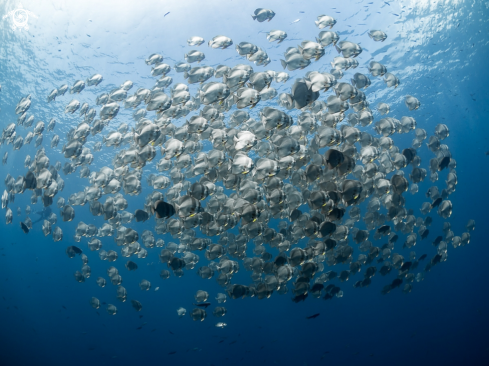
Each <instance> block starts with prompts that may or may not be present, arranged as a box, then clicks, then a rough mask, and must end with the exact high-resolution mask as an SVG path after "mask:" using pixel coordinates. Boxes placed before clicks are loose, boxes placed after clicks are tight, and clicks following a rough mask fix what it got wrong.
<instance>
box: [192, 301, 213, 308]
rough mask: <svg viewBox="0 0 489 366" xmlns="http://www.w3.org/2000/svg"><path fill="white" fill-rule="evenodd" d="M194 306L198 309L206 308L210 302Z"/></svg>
mask: <svg viewBox="0 0 489 366" xmlns="http://www.w3.org/2000/svg"><path fill="white" fill-rule="evenodd" d="M194 305H195V306H198V307H199V308H206V309H207V307H208V306H210V305H211V303H210V302H203V303H202V304H194Z"/></svg>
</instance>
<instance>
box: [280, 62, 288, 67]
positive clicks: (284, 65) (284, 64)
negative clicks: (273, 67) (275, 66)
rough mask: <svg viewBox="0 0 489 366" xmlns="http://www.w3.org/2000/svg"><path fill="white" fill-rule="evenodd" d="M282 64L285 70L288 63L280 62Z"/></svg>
mask: <svg viewBox="0 0 489 366" xmlns="http://www.w3.org/2000/svg"><path fill="white" fill-rule="evenodd" d="M280 63H281V64H282V67H283V68H284V69H285V68H286V67H287V62H285V60H280Z"/></svg>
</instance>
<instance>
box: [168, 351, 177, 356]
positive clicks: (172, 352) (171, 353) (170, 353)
mask: <svg viewBox="0 0 489 366" xmlns="http://www.w3.org/2000/svg"><path fill="white" fill-rule="evenodd" d="M175 353H177V351H171V352H168V354H169V355H174V354H175Z"/></svg>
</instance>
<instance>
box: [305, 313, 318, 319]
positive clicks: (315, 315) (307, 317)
mask: <svg viewBox="0 0 489 366" xmlns="http://www.w3.org/2000/svg"><path fill="white" fill-rule="evenodd" d="M319 315H320V314H319V313H317V314H314V315H310V316H306V319H315V318H317V317H318V316H319Z"/></svg>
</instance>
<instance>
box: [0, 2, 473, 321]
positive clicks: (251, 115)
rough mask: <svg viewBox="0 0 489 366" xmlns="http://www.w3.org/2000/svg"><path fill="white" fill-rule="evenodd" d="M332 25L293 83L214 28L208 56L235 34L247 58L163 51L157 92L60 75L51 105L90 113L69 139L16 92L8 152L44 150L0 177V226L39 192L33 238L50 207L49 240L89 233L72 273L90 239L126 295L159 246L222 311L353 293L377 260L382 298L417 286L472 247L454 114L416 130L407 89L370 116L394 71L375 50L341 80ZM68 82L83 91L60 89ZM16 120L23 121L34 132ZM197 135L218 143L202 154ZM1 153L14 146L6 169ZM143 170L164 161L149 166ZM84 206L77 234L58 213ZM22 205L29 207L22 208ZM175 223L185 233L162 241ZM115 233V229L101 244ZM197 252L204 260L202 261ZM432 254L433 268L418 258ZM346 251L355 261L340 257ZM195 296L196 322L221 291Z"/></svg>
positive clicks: (302, 52) (291, 60)
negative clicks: (19, 200)
mask: <svg viewBox="0 0 489 366" xmlns="http://www.w3.org/2000/svg"><path fill="white" fill-rule="evenodd" d="M274 16H275V12H274V11H272V10H270V9H256V10H255V12H254V15H252V20H250V22H251V21H258V22H264V21H271V20H272V19H273V17H274ZM336 23H337V21H336V20H335V19H334V18H333V17H331V16H328V15H319V16H318V17H317V21H316V22H315V25H316V27H317V28H318V29H319V30H320V31H319V33H317V32H316V35H315V36H314V41H310V40H304V41H302V42H301V43H300V45H298V46H297V47H289V48H287V49H285V50H284V52H283V59H281V60H280V62H281V65H282V67H283V69H284V70H289V71H294V70H298V69H305V68H312V65H313V63H312V62H313V61H315V62H317V63H316V65H318V64H321V65H325V64H328V63H331V70H330V72H318V71H314V70H311V71H309V72H307V74H306V75H305V77H304V78H300V79H296V80H294V81H293V82H292V81H291V82H290V83H289V85H290V88H289V89H290V92H288V93H281V94H278V92H277V90H276V89H275V88H274V87H273V84H274V83H275V84H278V83H287V82H288V80H289V75H288V73H287V72H286V71H284V70H275V71H273V70H266V71H257V70H256V69H257V68H258V67H262V68H263V67H265V66H266V65H268V64H269V63H270V61H271V60H270V58H269V56H268V55H267V53H266V51H265V50H263V49H262V48H260V47H258V46H257V45H254V44H252V43H250V42H240V43H238V44H236V45H234V43H233V40H231V39H230V38H229V37H226V36H223V35H218V36H215V37H214V38H212V39H211V40H209V41H208V43H207V44H208V47H209V48H210V52H218V51H213V50H212V49H227V48H229V47H232V46H233V45H234V47H235V49H236V51H237V52H238V54H239V55H240V56H241V57H242V58H243V63H242V64H237V65H225V64H221V65H219V66H217V67H215V68H214V67H210V66H204V65H200V63H201V62H203V61H205V54H204V53H203V52H201V51H197V50H189V51H187V52H186V53H185V55H183V59H184V60H185V61H181V62H177V63H176V64H175V65H174V67H173V68H172V67H171V66H170V65H169V64H167V63H165V62H164V58H163V56H162V55H160V54H156V53H154V54H152V55H150V56H149V57H148V58H147V59H146V60H145V62H146V64H147V65H148V66H149V67H151V69H148V74H150V75H152V76H153V77H155V78H156V84H155V86H154V87H152V88H139V89H137V90H136V91H135V92H134V93H133V94H130V92H129V91H130V90H131V89H132V88H133V82H132V81H130V80H127V81H125V82H123V83H122V84H121V85H120V87H118V88H116V89H114V90H112V91H111V92H110V93H104V94H101V95H99V96H98V97H97V101H96V105H93V106H90V105H89V104H88V103H87V102H83V90H84V89H85V88H89V87H90V88H96V87H97V86H98V85H99V84H100V83H101V82H103V76H102V75H100V74H95V75H92V76H90V77H88V78H87V79H86V80H85V81H83V80H78V81H76V82H74V83H73V85H72V86H71V87H70V86H69V85H68V84H63V85H61V86H59V87H57V88H55V89H53V90H52V91H51V92H50V93H49V95H47V96H46V103H63V104H66V107H65V108H64V112H65V113H69V114H74V113H75V112H77V113H78V115H79V124H78V126H76V127H73V128H71V129H70V131H69V132H68V134H67V135H66V136H65V137H60V136H58V135H57V134H55V132H56V124H57V122H56V120H57V119H58V120H59V119H62V116H57V117H56V116H54V117H53V118H52V119H51V120H50V121H49V122H48V123H46V124H45V123H44V122H43V121H38V122H36V123H34V122H35V116H33V115H29V114H28V111H29V108H30V106H31V103H41V101H35V100H32V99H31V95H27V96H25V97H23V98H22V99H21V100H20V101H19V103H18V104H17V106H16V109H15V113H16V114H17V115H18V117H17V121H16V123H10V124H8V125H7V126H6V127H5V128H4V129H3V132H2V135H1V140H0V146H3V148H4V149H10V148H8V145H11V150H13V151H12V152H11V154H21V148H22V146H23V145H26V144H30V143H31V141H32V140H33V139H34V140H35V146H36V148H37V152H36V154H35V156H34V157H31V156H29V155H27V156H25V160H24V166H25V174H24V175H21V176H18V177H17V178H15V177H12V176H11V175H10V174H8V173H7V174H6V176H5V179H4V183H5V190H4V192H3V194H2V198H1V201H2V209H4V210H5V220H6V223H7V224H11V223H12V222H13V211H12V206H13V204H14V200H15V195H17V194H23V193H29V194H31V204H32V205H42V206H44V209H43V211H40V212H37V213H38V214H40V215H41V217H40V218H39V219H38V220H36V221H34V222H33V221H32V220H31V219H30V218H29V214H30V213H31V208H30V206H27V207H26V208H25V214H26V216H27V217H26V218H25V219H24V220H23V221H21V222H20V229H21V230H22V231H23V232H24V233H26V234H28V233H29V231H30V230H31V229H32V228H33V224H35V223H36V222H39V221H42V232H43V234H44V235H45V236H48V235H50V236H51V237H52V239H53V240H54V241H55V242H57V241H61V240H63V238H64V240H65V241H66V239H67V238H70V239H69V241H74V242H80V243H82V241H83V242H84V244H77V245H69V246H68V247H67V248H66V254H67V256H68V257H69V258H75V257H79V258H81V268H80V270H79V271H76V273H74V278H75V279H76V281H78V282H81V283H83V282H86V281H87V282H88V281H93V280H92V279H90V277H91V268H90V266H89V265H88V262H89V256H93V254H89V253H90V252H98V257H99V259H100V260H102V261H107V262H109V263H108V266H107V272H106V273H105V274H100V276H99V277H98V278H97V279H96V280H95V282H96V284H97V285H98V286H100V287H105V286H106V285H107V283H108V282H110V283H111V284H112V285H113V286H115V295H116V298H117V299H118V300H119V301H122V302H124V301H126V300H127V297H128V292H127V290H126V289H125V288H124V287H123V286H122V282H123V275H124V273H123V271H125V270H127V271H137V269H138V266H139V265H142V264H144V263H145V261H147V260H148V259H146V258H150V257H155V258H156V256H158V257H159V261H160V262H161V265H162V269H161V272H160V278H161V279H162V280H165V279H168V278H170V277H171V276H174V277H181V276H182V275H183V274H184V273H185V272H187V271H192V270H194V271H195V272H196V273H197V274H198V276H200V277H201V278H203V279H211V278H214V279H215V280H216V281H217V283H218V284H219V285H220V286H221V287H222V288H223V291H222V293H218V294H216V297H215V301H216V302H217V303H218V304H219V306H216V307H215V308H214V309H213V311H212V314H213V315H214V316H215V317H223V316H225V314H226V311H227V310H226V308H224V307H222V306H220V305H221V304H223V303H224V302H226V300H227V298H228V297H230V298H232V299H240V298H244V297H256V298H258V299H265V298H269V297H270V296H272V295H273V294H274V293H276V294H282V295H283V294H286V293H291V294H292V300H293V301H294V302H299V301H304V300H305V299H306V298H307V297H308V296H309V295H311V296H312V297H315V298H323V299H325V300H328V299H333V298H334V297H337V298H339V297H342V296H343V290H342V289H341V287H342V288H343V289H344V288H345V286H346V284H344V283H345V282H346V281H348V280H349V279H351V280H352V281H351V282H353V287H354V288H361V287H367V286H369V284H370V283H371V282H372V281H375V279H374V276H375V275H376V274H377V273H378V274H380V275H381V276H389V275H390V278H391V280H389V283H388V284H387V285H385V286H384V288H383V290H382V293H383V294H387V293H389V292H390V291H395V290H396V288H400V290H402V291H403V292H405V293H409V292H411V290H412V289H413V284H414V283H415V282H416V281H417V282H419V281H421V280H423V278H424V276H425V273H426V272H428V271H430V270H431V269H432V267H434V266H435V265H437V264H439V263H442V262H444V261H446V260H447V252H448V250H449V249H450V246H451V247H453V248H457V247H459V246H464V245H466V244H468V243H469V242H470V231H472V230H474V228H475V222H474V220H470V221H469V222H468V223H467V225H466V232H463V233H460V235H456V234H455V233H454V232H453V231H452V230H451V225H450V222H449V221H448V219H449V218H450V216H451V214H452V209H453V207H452V203H451V201H450V195H451V194H452V193H453V192H455V190H456V187H457V173H456V165H457V164H456V161H455V159H454V158H453V157H452V154H451V152H450V149H449V147H448V146H447V145H446V144H444V143H443V142H444V140H445V139H447V138H448V137H449V128H448V126H446V125H444V124H438V125H436V126H433V127H432V128H431V130H430V131H426V130H424V129H422V128H419V127H417V121H416V119H415V118H414V117H413V116H414V115H415V114H414V113H416V112H413V111H416V110H417V109H419V108H420V106H421V105H422V104H421V101H419V100H418V99H417V98H416V97H415V96H411V95H407V96H405V98H404V101H405V106H406V110H405V112H406V115H404V116H398V117H397V118H395V117H393V116H388V114H389V112H390V106H389V105H388V104H387V103H385V102H382V101H380V102H378V103H377V106H376V107H375V108H376V110H377V112H378V113H379V114H380V116H381V117H382V118H379V119H378V120H375V118H374V111H373V110H372V109H371V107H370V103H369V101H368V98H367V93H368V87H369V86H370V85H371V83H372V81H371V79H372V78H382V79H383V81H384V83H385V88H396V87H397V86H398V85H399V84H400V82H401V81H400V80H399V79H398V77H397V76H396V75H395V74H393V73H390V72H388V69H387V67H386V66H385V65H382V64H381V63H379V62H377V61H375V60H372V61H370V62H369V64H368V70H369V75H364V74H361V73H354V74H353V75H352V77H351V80H350V82H348V81H347V80H343V78H344V73H346V72H347V70H350V69H355V68H356V67H357V66H358V65H359V62H358V61H357V60H356V57H357V56H358V55H359V54H361V52H362V47H361V46H360V45H359V44H358V43H355V42H353V41H354V40H346V39H340V36H339V35H338V33H337V32H335V31H333V30H332V29H333V28H334V26H335V25H336ZM311 26H312V28H314V25H311ZM324 28H326V29H328V30H323V29H324ZM368 36H369V37H370V38H371V39H373V40H374V41H376V42H383V41H384V40H385V39H386V38H387V37H388V35H387V34H386V33H384V32H383V31H381V30H371V31H370V32H369V33H368ZM286 38H287V33H286V32H285V31H283V30H271V31H270V32H268V33H267V34H266V39H267V40H268V41H269V42H277V43H281V42H282V41H283V40H284V39H286ZM356 41H358V40H356ZM187 43H188V45H189V46H191V47H199V46H201V45H202V44H204V43H205V40H204V39H203V38H202V37H198V36H195V37H191V38H190V39H188V41H187ZM326 47H335V48H336V50H337V51H338V53H339V55H338V56H337V57H334V59H333V60H328V61H324V60H323V59H322V58H323V56H324V55H325V48H326ZM196 64H199V66H196ZM253 64H254V65H253ZM252 65H253V66H252ZM172 70H173V71H174V72H177V73H183V76H184V78H185V80H186V83H178V84H174V85H172V84H173V79H172V77H171V76H169V75H168V74H170V73H171V72H172ZM191 84H199V86H198V90H197V92H196V93H191V88H190V85H191ZM66 92H69V94H70V95H72V96H73V97H74V98H76V99H72V100H71V101H68V100H66V99H63V96H64V95H65V93H66ZM78 99H80V100H78ZM121 106H122V107H123V108H128V109H134V113H133V114H132V116H133V119H134V121H118V120H117V119H118V118H117V115H118V112H119V110H120V108H121ZM412 112H413V113H412ZM114 125H117V126H114ZM21 127H22V128H23V129H24V130H27V131H28V132H27V134H26V135H25V136H24V137H23V136H21V133H20V131H19V130H20V128H21ZM368 131H370V132H368ZM47 132H51V133H52V134H53V135H52V137H51V142H50V143H48V145H49V147H50V148H51V149H57V150H61V152H62V153H63V154H64V157H65V159H66V161H65V162H64V163H61V162H59V161H58V162H56V163H54V165H53V162H52V161H51V160H50V158H49V149H46V148H45V147H47V146H46V144H44V146H43V136H45V134H46V133H47ZM399 134H410V135H411V136H413V140H412V144H411V146H405V147H399V146H396V144H395V136H396V135H399ZM90 140H91V141H92V142H94V144H93V147H92V149H90V148H89V147H88V145H87V142H88V141H90ZM204 141H205V142H206V143H205V144H206V145H205V146H208V144H211V145H212V147H211V148H209V149H206V150H205V151H204ZM60 143H61V144H62V147H59V146H58V145H59V144H60ZM90 146H92V145H90ZM425 147H426V148H427V149H428V150H429V152H430V154H431V156H432V158H431V159H430V160H429V161H426V162H423V161H422V159H421V158H420V156H419V154H418V151H419V149H422V148H425ZM102 149H104V150H106V151H114V153H113V160H112V166H110V167H109V166H104V167H101V168H96V169H94V168H91V166H93V165H92V164H93V163H94V155H93V152H98V151H101V150H102ZM158 155H160V156H159V157H158ZM8 157H9V152H8V151H5V152H4V153H3V158H2V163H3V164H4V165H5V164H7V161H8ZM155 158H156V159H155ZM153 160H154V162H153ZM422 166H424V168H423V167H422ZM143 167H148V168H149V169H150V170H151V171H152V172H153V173H151V174H149V175H148V174H146V175H144V174H143ZM78 168H79V174H80V178H81V179H82V180H83V182H82V183H81V184H80V186H84V187H85V188H83V189H81V190H80V191H78V192H77V193H73V194H71V195H70V196H69V197H63V196H62V191H63V188H64V185H65V183H64V180H63V178H62V176H63V175H64V176H66V175H69V174H73V173H75V172H76V170H77V169H78ZM426 178H428V179H429V180H430V181H431V182H432V183H433V186H432V187H430V188H429V189H428V191H427V192H426V202H424V203H423V204H422V205H421V207H409V206H410V198H409V195H414V194H416V193H418V190H419V187H418V184H419V183H420V182H423V181H424V180H425V179H426ZM437 183H440V187H439V186H438V185H436V184H437ZM145 184H146V185H148V186H149V187H152V189H153V191H152V192H151V193H150V194H148V195H147V196H146V197H145V198H144V200H143V199H141V200H139V207H137V208H135V209H134V210H132V211H131V212H129V211H126V209H127V208H128V202H127V200H126V198H125V197H127V196H128V195H129V196H137V195H140V194H141V192H142V190H143V186H144V185H145ZM86 204H88V207H89V211H90V213H91V214H92V215H93V216H96V217H98V218H97V220H98V221H97V222H98V225H94V224H85V223H84V222H82V221H79V222H78V223H77V226H76V230H75V232H74V233H73V232H69V233H66V232H65V231H66V230H65V229H64V228H63V223H62V222H68V221H74V220H76V219H77V217H76V216H77V212H78V209H76V208H75V207H76V206H83V205H86ZM52 205H56V206H57V207H58V209H59V213H58V214H56V213H54V212H53V211H52V210H51V208H50V206H52ZM16 211H17V214H18V215H19V216H20V215H21V214H22V210H21V208H20V207H17V210H16ZM430 213H431V214H433V215H439V216H440V217H441V218H442V219H443V220H445V221H444V224H443V228H442V230H440V232H439V233H431V234H430V226H431V224H432V221H433V218H432V217H431V216H429V214H430ZM59 219H61V220H59ZM147 220H152V222H154V228H153V230H140V229H138V225H139V224H138V223H140V222H145V221H147ZM58 221H62V222H59V223H58ZM57 223H58V225H57ZM432 231H433V230H432ZM164 234H170V235H171V236H172V238H173V239H174V240H175V243H174V242H171V243H165V241H164V240H163V239H162V238H161V236H162V235H164ZM110 236H111V237H113V239H114V242H115V243H114V242H112V241H109V240H107V238H106V237H110ZM158 236H160V237H158ZM72 238H73V239H72ZM427 238H429V239H428V240H425V239H427ZM102 241H104V242H102ZM429 244H432V245H433V246H435V247H436V248H435V253H436V254H434V255H433V256H431V257H429V258H428V257H427V254H425V253H424V251H429V248H426V246H427V245H429ZM416 248H419V250H418V253H417V252H416V251H415V249H416ZM406 249H408V250H411V251H410V253H409V256H406V257H405V256H404V255H402V254H400V253H399V252H401V251H402V250H406ZM450 250H451V249H450ZM419 251H422V252H423V254H421V255H420V254H419ZM85 252H86V253H87V254H88V255H87V254H85ZM198 253H202V254H201V255H203V256H204V257H205V259H204V260H203V261H202V262H201V264H199V262H200V261H201V258H200V256H201V255H199V254H198ZM120 257H123V258H120ZM90 259H93V258H90ZM124 261H125V263H121V262H124ZM422 261H424V262H425V264H424V266H423V269H418V268H419V266H420V265H421V262H422ZM116 262H117V263H120V265H119V266H118V268H117V267H115V265H116ZM336 265H339V267H340V266H341V265H343V266H344V267H345V268H348V269H343V270H337V271H335V270H334V269H335V268H334V267H335V266H336ZM124 267H125V269H124ZM239 270H245V271H249V273H250V277H251V280H250V282H249V283H247V284H241V283H235V282H234V281H233V275H234V274H235V273H237V272H238V271H239ZM154 281H159V280H157V279H155V280H154ZM159 286H163V284H160V285H159ZM340 286H341V287H340ZM349 286H352V285H349ZM139 287H140V288H141V290H143V291H148V290H150V289H151V288H152V284H151V282H150V281H148V280H146V279H141V281H140V283H139ZM158 289H159V287H156V289H155V290H158ZM107 291H112V292H114V290H111V289H108V290H107ZM132 295H133V294H131V296H132ZM134 295H135V296H137V294H134ZM194 298H195V302H196V303H195V306H196V307H195V308H194V309H193V311H191V312H189V313H188V314H189V315H190V316H191V318H192V319H193V320H196V321H202V320H204V319H205V318H206V316H207V312H206V309H207V307H208V306H210V305H211V302H210V300H209V299H210V298H211V295H210V294H209V293H208V292H207V291H205V290H199V291H198V292H197V293H196V294H195V297H194ZM89 303H90V305H91V306H92V307H93V308H95V309H98V308H100V307H101V306H102V304H103V303H101V301H100V300H99V299H97V298H95V297H93V298H92V299H90V301H89ZM106 305H107V306H106V311H107V312H108V313H109V314H111V315H115V314H117V312H118V310H117V307H116V306H115V305H113V304H106ZM131 305H132V307H133V308H134V309H135V310H136V311H141V310H142V308H143V305H142V304H141V303H140V302H139V301H138V300H135V299H133V300H131ZM186 314H187V310H186V309H185V308H183V307H181V308H179V309H178V310H177V315H178V316H179V317H183V316H185V315H186ZM317 315H319V314H316V315H315V316H317ZM225 326H226V323H223V322H218V323H217V324H216V327H219V328H223V327H225Z"/></svg>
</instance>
